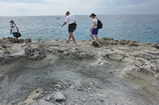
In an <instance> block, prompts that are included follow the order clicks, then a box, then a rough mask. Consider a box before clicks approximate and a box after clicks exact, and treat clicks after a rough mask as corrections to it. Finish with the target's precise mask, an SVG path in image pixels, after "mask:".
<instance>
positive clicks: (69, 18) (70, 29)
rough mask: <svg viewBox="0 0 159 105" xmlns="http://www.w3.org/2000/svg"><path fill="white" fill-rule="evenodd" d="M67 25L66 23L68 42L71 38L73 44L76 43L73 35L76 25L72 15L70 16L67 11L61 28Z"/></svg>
mask: <svg viewBox="0 0 159 105" xmlns="http://www.w3.org/2000/svg"><path fill="white" fill-rule="evenodd" d="M67 23H68V32H69V38H68V42H69V41H70V39H71V38H72V40H73V41H74V43H76V40H75V37H74V35H73V32H74V31H75V29H76V25H77V24H76V19H75V17H74V16H73V15H71V14H70V12H69V11H67V12H66V19H65V22H64V23H63V25H62V26H61V27H63V26H64V25H65V24H67Z"/></svg>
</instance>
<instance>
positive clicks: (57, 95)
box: [54, 92, 66, 101]
mask: <svg viewBox="0 0 159 105" xmlns="http://www.w3.org/2000/svg"><path fill="white" fill-rule="evenodd" d="M54 99H55V100H56V101H65V100H66V98H65V96H64V95H63V94H62V93H61V92H56V93H55V95H54Z"/></svg>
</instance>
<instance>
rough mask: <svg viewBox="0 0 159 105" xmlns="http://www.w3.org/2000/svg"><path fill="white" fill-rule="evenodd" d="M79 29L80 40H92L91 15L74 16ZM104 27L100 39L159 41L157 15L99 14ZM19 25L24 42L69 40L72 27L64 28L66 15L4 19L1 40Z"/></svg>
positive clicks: (0, 24) (77, 35) (0, 26)
mask: <svg viewBox="0 0 159 105" xmlns="http://www.w3.org/2000/svg"><path fill="white" fill-rule="evenodd" d="M74 16H75V18H76V21H77V29H76V31H75V32H74V36H75V38H76V40H89V39H90V28H91V26H92V19H91V18H90V17H89V15H74ZM97 18H98V19H99V20H101V21H102V23H103V28H102V29H100V30H99V33H98V36H99V38H103V37H105V38H113V39H114V40H131V41H140V42H151V43H153V44H155V43H158V42H159V14H154V15H98V16H97ZM11 19H12V20H14V21H15V23H16V25H17V26H18V28H19V30H20V33H21V35H22V37H21V38H22V39H23V38H24V39H25V38H31V39H32V41H37V40H38V39H44V40H55V39H61V38H62V39H63V38H64V39H67V38H68V31H67V30H68V29H67V28H68V25H65V26H64V27H61V25H62V24H63V22H64V20H65V16H64V15H61V16H14V17H9V16H8V17H6V16H3V17H2V16H0V38H4V37H13V35H10V23H9V21H10V20H11Z"/></svg>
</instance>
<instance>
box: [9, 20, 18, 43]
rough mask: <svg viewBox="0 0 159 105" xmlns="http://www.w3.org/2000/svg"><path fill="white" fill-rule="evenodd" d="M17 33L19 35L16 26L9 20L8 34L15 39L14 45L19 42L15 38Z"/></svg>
mask: <svg viewBox="0 0 159 105" xmlns="http://www.w3.org/2000/svg"><path fill="white" fill-rule="evenodd" d="M18 33H19V29H18V27H17V26H16V24H15V23H14V21H13V20H11V21H10V34H13V37H15V42H14V43H19V40H18V37H17V35H18Z"/></svg>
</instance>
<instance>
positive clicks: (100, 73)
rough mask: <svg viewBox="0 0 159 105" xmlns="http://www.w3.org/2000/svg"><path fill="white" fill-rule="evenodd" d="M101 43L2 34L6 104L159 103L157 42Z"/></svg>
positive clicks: (0, 67)
mask: <svg viewBox="0 0 159 105" xmlns="http://www.w3.org/2000/svg"><path fill="white" fill-rule="evenodd" d="M99 42H100V45H99V47H95V46H92V45H91V41H86V40H81V41H80V40H79V41H77V44H74V43H72V42H67V41H66V40H65V39H58V40H50V41H45V40H42V39H39V40H38V41H37V42H31V39H25V40H24V39H20V43H14V39H13V38H3V39H0V103H1V105H158V104H159V50H158V49H157V47H156V45H152V44H151V43H141V42H137V41H129V40H114V39H113V38H102V39H100V41H99Z"/></svg>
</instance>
